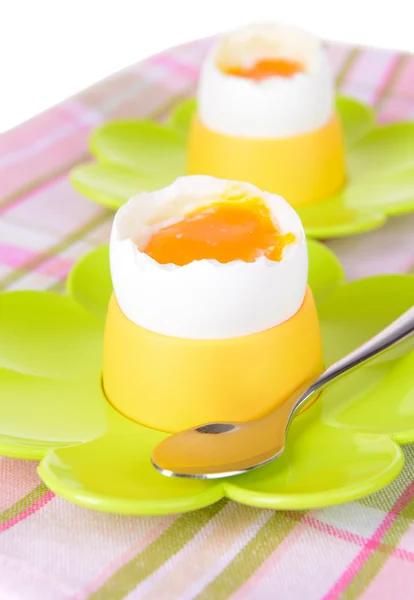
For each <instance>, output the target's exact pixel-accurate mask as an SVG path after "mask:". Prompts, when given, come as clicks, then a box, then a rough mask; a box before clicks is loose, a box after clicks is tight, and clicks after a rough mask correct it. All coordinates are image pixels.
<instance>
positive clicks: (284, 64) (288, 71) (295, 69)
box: [224, 58, 304, 81]
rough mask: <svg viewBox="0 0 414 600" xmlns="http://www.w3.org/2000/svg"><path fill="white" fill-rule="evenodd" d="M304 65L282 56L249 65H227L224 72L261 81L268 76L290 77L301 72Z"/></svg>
mask: <svg viewBox="0 0 414 600" xmlns="http://www.w3.org/2000/svg"><path fill="white" fill-rule="evenodd" d="M303 71H304V67H303V65H302V64H301V63H300V62H297V61H294V60H286V59H284V58H272V59H263V60H259V61H258V62H256V63H254V64H253V65H251V66H249V67H244V66H237V67H228V68H226V69H224V72H225V73H227V74H228V75H235V76H236V77H245V78H246V79H254V80H255V81H262V79H267V78H268V77H292V75H295V74H296V73H303Z"/></svg>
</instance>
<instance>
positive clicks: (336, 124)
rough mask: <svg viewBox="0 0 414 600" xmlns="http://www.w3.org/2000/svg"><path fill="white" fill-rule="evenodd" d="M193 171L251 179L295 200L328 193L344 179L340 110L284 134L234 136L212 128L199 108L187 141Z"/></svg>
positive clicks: (303, 201)
mask: <svg viewBox="0 0 414 600" xmlns="http://www.w3.org/2000/svg"><path fill="white" fill-rule="evenodd" d="M187 172H188V173H189V174H202V175H214V176H215V177H221V178H224V179H235V180H237V181H249V182H250V183H253V184H254V185H256V186H257V187H259V188H260V189H262V190H266V191H268V192H274V193H276V194H279V195H281V196H283V197H284V198H288V199H289V202H290V203H291V204H292V205H293V206H295V207H298V206H303V205H310V204H315V203H317V202H320V201H321V200H323V199H326V198H329V196H331V195H332V194H334V193H335V192H337V191H338V190H340V189H341V188H342V187H343V185H344V183H345V179H346V168H345V149H344V140H343V135H342V127H341V123H340V120H339V117H338V116H337V115H334V116H333V117H332V119H331V120H330V121H329V122H328V123H327V124H326V125H324V126H323V127H321V128H320V129H317V130H315V131H311V132H310V133H306V134H304V135H298V136H294V137H289V138H280V139H255V138H245V137H235V136H231V135H226V134H222V133H218V132H216V131H212V130H211V129H208V128H207V127H206V126H205V125H204V124H203V123H202V122H201V120H200V119H199V117H198V114H196V115H195V116H194V117H193V119H192V123H191V127H190V135H189V142H188V163H187Z"/></svg>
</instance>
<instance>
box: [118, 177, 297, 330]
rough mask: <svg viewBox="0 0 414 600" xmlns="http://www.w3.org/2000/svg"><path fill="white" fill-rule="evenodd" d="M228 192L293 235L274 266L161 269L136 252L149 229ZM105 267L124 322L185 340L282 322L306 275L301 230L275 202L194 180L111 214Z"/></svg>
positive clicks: (237, 186)
mask: <svg viewBox="0 0 414 600" xmlns="http://www.w3.org/2000/svg"><path fill="white" fill-rule="evenodd" d="M230 189H231V190H233V189H234V190H237V192H238V193H239V192H245V193H246V194H247V195H254V196H256V197H260V198H261V199H262V200H263V201H264V202H265V203H266V204H267V206H268V207H269V209H270V212H271V215H272V218H273V219H274V221H275V223H276V224H277V226H278V228H279V230H280V232H281V233H282V234H284V233H288V232H293V233H294V235H295V237H296V240H295V242H294V243H292V244H290V245H289V246H287V247H286V248H285V250H284V253H283V257H282V259H281V261H280V262H274V261H271V260H269V259H268V258H266V257H260V258H259V259H257V260H256V261H255V262H252V263H246V262H243V261H233V262H231V263H227V264H221V263H218V262H217V261H214V260H200V261H193V262H192V263H190V264H188V265H184V266H176V265H173V264H167V265H163V264H159V263H157V262H156V261H155V260H154V259H153V258H151V257H150V256H148V255H147V254H145V253H144V252H141V251H140V250H139V249H138V246H139V245H140V244H141V245H142V244H143V243H145V241H146V239H148V236H149V235H151V233H152V232H153V231H154V230H156V229H157V228H160V227H163V226H165V225H166V224H169V223H171V222H173V221H177V220H180V219H181V218H182V217H183V215H185V214H186V213H188V212H190V211H192V210H195V209H196V208H198V207H204V206H207V205H209V204H211V203H216V202H217V201H219V200H220V196H222V195H223V194H226V193H228V191H229V190H230ZM110 265H111V275H112V281H113V285H114V292H115V296H116V298H117V301H118V304H119V306H120V308H121V310H122V312H123V313H124V314H125V316H126V317H127V318H128V319H130V320H131V321H133V322H134V323H136V324H138V325H140V326H141V327H144V328H146V329H148V330H150V331H154V332H156V333H160V334H164V335H167V336H173V337H178V338H187V339H216V340H217V339H223V338H233V337H238V336H245V335H249V334H254V333H258V332H260V331H264V330H267V329H270V328H272V327H275V326H276V325H279V324H280V323H283V322H284V321H286V320H287V319H289V318H290V317H291V316H293V315H294V314H295V313H296V312H297V311H298V310H299V308H300V307H301V305H302V302H303V299H304V296H305V292H306V286H307V273H308V257H307V246H306V241H305V235H304V231H303V227H302V224H301V221H300V219H299V217H298V215H297V214H296V212H295V211H294V209H293V208H291V206H290V205H289V204H288V203H287V202H286V201H285V200H284V199H283V198H281V197H280V196H277V195H275V194H270V193H267V192H261V191H260V190H258V189H257V188H255V187H254V186H253V185H250V184H247V183H239V182H234V181H226V180H222V179H216V178H214V177H208V176H199V175H194V176H188V177H181V178H179V179H177V180H176V181H175V182H174V183H172V184H171V185H169V186H168V187H166V188H164V189H162V190H159V191H155V192H150V193H147V192H143V193H141V194H139V195H138V196H135V197H133V198H131V199H130V200H129V201H128V202H127V203H126V204H125V205H124V206H122V207H121V208H120V209H119V210H118V212H117V213H116V216H115V219H114V223H113V227H112V232H111V240H110Z"/></svg>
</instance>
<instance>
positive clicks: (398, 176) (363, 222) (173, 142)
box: [71, 97, 414, 238]
mask: <svg viewBox="0 0 414 600" xmlns="http://www.w3.org/2000/svg"><path fill="white" fill-rule="evenodd" d="M195 107H196V105H195V101H194V100H187V101H185V102H184V103H182V104H181V105H180V106H178V107H177V108H176V110H175V111H173V113H172V114H171V116H170V119H169V121H168V122H167V123H166V124H159V123H156V122H155V121H137V120H135V121H134V120H125V121H113V122H109V123H106V124H105V125H102V126H101V127H98V128H97V129H96V130H95V131H94V132H93V133H92V135H91V137H90V150H91V153H92V154H93V156H94V157H95V158H96V159H97V162H95V163H93V164H87V165H81V166H78V167H76V168H75V169H74V170H73V171H72V173H71V181H72V184H73V185H74V187H75V188H76V189H77V190H78V191H79V192H80V193H81V194H83V195H84V196H86V197H88V198H90V199H91V200H94V201H95V202H98V203H99V204H103V205H105V206H109V207H111V208H115V209H117V208H119V207H120V206H121V205H122V204H124V202H126V201H127V200H128V199H129V198H131V196H134V195H135V194H137V193H139V192H141V191H143V190H147V191H152V190H155V189H159V188H162V187H164V186H166V185H168V184H169V183H171V182H172V181H173V180H174V179H176V178H177V177H179V176H181V175H184V174H185V168H186V167H185V164H186V147H187V136H188V130H189V125H190V120H191V117H192V115H193V113H194V110H195ZM337 109H338V113H339V115H340V118H341V121H342V125H343V130H344V137H345V146H346V154H347V167H348V181H347V183H346V185H345V187H344V188H343V190H342V191H341V192H340V193H338V194H335V195H334V196H332V197H331V198H327V199H326V200H325V201H324V202H321V203H318V204H314V205H311V206H307V207H304V208H301V209H300V210H299V211H298V212H299V214H300V216H301V218H302V222H303V224H304V227H305V230H306V232H307V234H308V235H309V236H311V237H315V238H328V237H331V238H332V237H339V236H345V235H351V234H354V233H362V232H364V231H368V230H370V229H376V228H378V227H381V226H382V225H383V224H384V223H385V221H386V219H387V216H388V215H397V214H402V213H405V212H410V211H412V210H414V123H409V122H399V123H392V124H390V125H383V126H378V125H377V124H376V123H375V116H374V111H373V110H372V108H370V107H369V106H367V105H365V104H362V103H360V102H358V101H356V100H353V99H351V98H345V97H338V99H337Z"/></svg>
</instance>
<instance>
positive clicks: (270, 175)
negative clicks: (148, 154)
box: [187, 24, 346, 207]
mask: <svg viewBox="0 0 414 600" xmlns="http://www.w3.org/2000/svg"><path fill="white" fill-rule="evenodd" d="M197 106H198V108H197V113H196V115H195V117H194V118H193V122H192V126H191V130H190V138H189V147H188V166H187V170H188V173H190V174H198V173H203V174H208V175H213V176H216V177H225V178H230V179H235V180H241V181H249V182H251V183H253V184H254V185H256V186H258V187H259V188H260V189H265V190H268V191H270V192H274V193H277V194H280V195H282V196H283V197H284V198H286V199H287V200H288V202H290V203H291V204H292V205H293V206H296V207H298V206H302V205H309V204H312V203H317V202H318V201H321V200H324V199H326V198H328V197H329V196H331V195H332V194H333V193H335V192H336V191H338V190H340V189H341V187H342V186H343V185H344V182H345V178H346V170H345V153H344V143H343V136H342V129H341V124H340V120H339V117H338V115H337V114H336V111H335V90H334V81H333V77H332V73H331V69H330V66H329V63H328V58H327V55H326V52H325V50H324V48H323V45H322V43H321V41H320V40H318V39H317V38H315V37H314V36H312V35H310V34H309V33H307V32H304V31H302V30H301V29H298V28H296V27H292V26H285V25H278V24H263V25H252V26H248V27H245V28H243V29H240V30H237V31H234V32H231V33H229V34H227V35H225V36H223V37H222V38H221V39H220V40H219V41H218V43H217V44H216V45H215V46H214V47H213V49H212V50H211V52H210V53H209V54H208V56H207V58H206V60H205V61H204V64H203V67H202V70H201V76H200V81H199V87H198V93H197Z"/></svg>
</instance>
